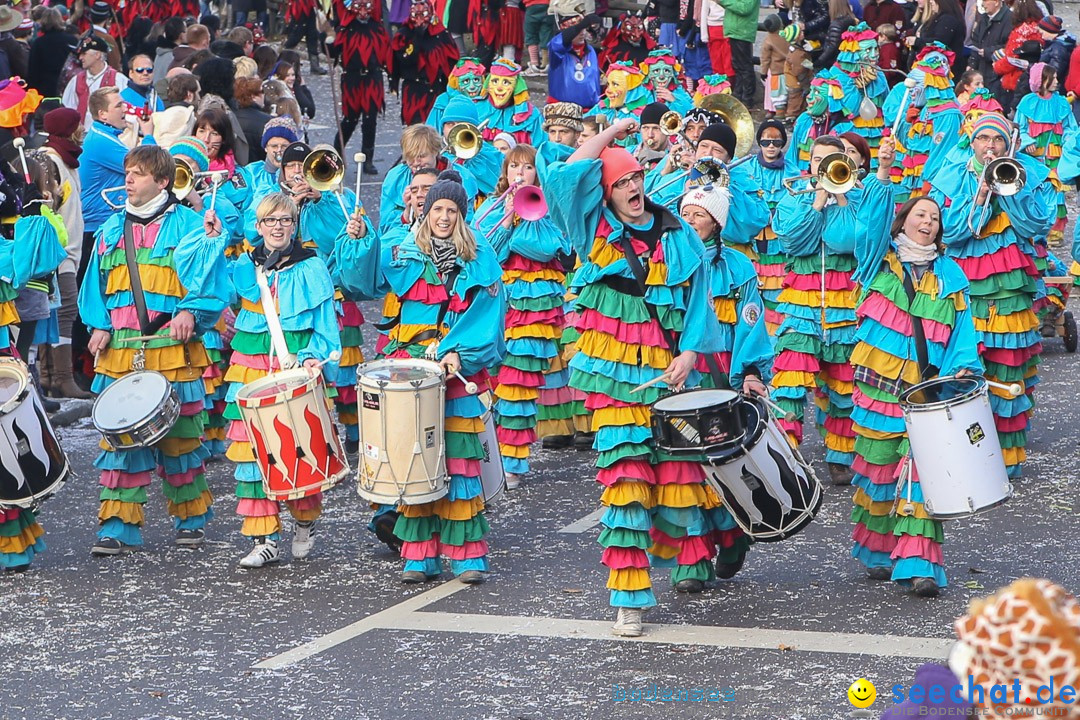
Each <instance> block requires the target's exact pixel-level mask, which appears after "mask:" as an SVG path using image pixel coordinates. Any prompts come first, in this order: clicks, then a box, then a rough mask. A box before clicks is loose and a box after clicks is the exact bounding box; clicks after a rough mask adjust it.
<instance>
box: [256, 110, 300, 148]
mask: <svg viewBox="0 0 1080 720" xmlns="http://www.w3.org/2000/svg"><path fill="white" fill-rule="evenodd" d="M274 138H285V139H286V140H288V141H289V142H290V143H295V142H300V131H299V130H297V129H296V123H294V122H293V121H292V119H291V118H288V117H284V116H283V117H276V118H273V119H272V120H270V121H269V122H268V123H266V125H264V126H263V134H262V147H266V143H268V142H270V141H271V140H273V139H274Z"/></svg>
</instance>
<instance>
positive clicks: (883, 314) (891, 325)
mask: <svg viewBox="0 0 1080 720" xmlns="http://www.w3.org/2000/svg"><path fill="white" fill-rule="evenodd" d="M858 314H859V315H860V316H861V317H866V318H870V319H871V320H874V321H876V322H878V323H880V324H881V325H884V326H885V327H887V328H888V329H890V330H892V331H894V332H898V333H900V334H902V335H906V336H907V337H911V332H912V327H911V316H910V315H908V314H907V313H906V312H904V311H903V310H901V309H900V308H898V307H896V305H894V304H893V303H892V301H890V300H889V299H888V298H887V297H885V296H884V295H882V294H880V293H876V292H875V293H871V294H870V295H869V296H867V298H866V299H865V300H863V301H862V303H861V304H860V305H859V310H858Z"/></svg>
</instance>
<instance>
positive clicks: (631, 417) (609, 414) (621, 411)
mask: <svg viewBox="0 0 1080 720" xmlns="http://www.w3.org/2000/svg"><path fill="white" fill-rule="evenodd" d="M651 423H652V412H650V410H649V408H647V407H645V406H644V405H632V406H631V407H604V408H598V409H596V410H594V411H593V421H592V427H593V431H594V432H595V431H596V430H599V429H600V428H604V427H610V426H612V425H637V426H638V427H649V425H650V424H651Z"/></svg>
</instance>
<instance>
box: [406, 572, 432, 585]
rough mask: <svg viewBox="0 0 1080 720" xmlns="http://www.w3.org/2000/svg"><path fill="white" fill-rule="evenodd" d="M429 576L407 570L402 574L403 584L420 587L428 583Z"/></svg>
mask: <svg viewBox="0 0 1080 720" xmlns="http://www.w3.org/2000/svg"><path fill="white" fill-rule="evenodd" d="M427 581H428V576H427V575H425V574H424V573H422V572H420V571H419V570H406V571H405V572H403V573H401V582H403V583H404V584H406V585H419V584H420V583H426V582H427Z"/></svg>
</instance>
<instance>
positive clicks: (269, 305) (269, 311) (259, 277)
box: [255, 265, 296, 370]
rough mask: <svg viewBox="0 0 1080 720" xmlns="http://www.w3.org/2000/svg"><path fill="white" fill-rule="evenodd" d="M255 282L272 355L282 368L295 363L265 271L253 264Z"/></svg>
mask: <svg viewBox="0 0 1080 720" xmlns="http://www.w3.org/2000/svg"><path fill="white" fill-rule="evenodd" d="M255 282H256V283H257V284H258V286H259V299H260V300H261V301H262V309H263V316H264V317H265V318H266V329H267V330H269V331H270V348H271V350H272V351H273V352H272V354H273V355H277V357H278V362H279V363H280V364H281V368H282V369H283V370H288V369H289V368H291V367H293V366H294V365H296V356H295V355H293V354H292V353H290V352H289V345H288V343H286V342H285V333H284V332H283V331H282V329H281V318H279V317H278V311H277V306H275V305H274V296H273V295H272V294H271V292H270V285H269V284H268V283H267V282H266V271H265V270H263V268H262V266H261V265H256V266H255Z"/></svg>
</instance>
